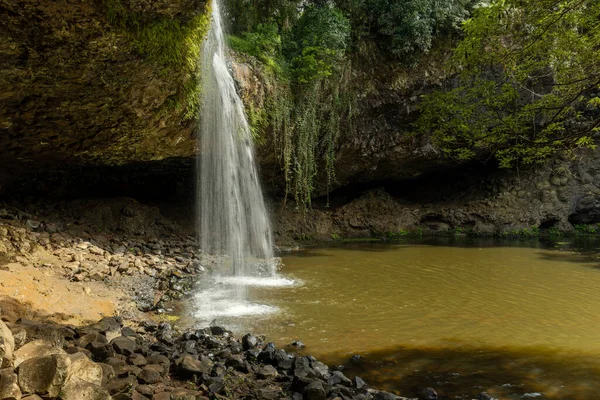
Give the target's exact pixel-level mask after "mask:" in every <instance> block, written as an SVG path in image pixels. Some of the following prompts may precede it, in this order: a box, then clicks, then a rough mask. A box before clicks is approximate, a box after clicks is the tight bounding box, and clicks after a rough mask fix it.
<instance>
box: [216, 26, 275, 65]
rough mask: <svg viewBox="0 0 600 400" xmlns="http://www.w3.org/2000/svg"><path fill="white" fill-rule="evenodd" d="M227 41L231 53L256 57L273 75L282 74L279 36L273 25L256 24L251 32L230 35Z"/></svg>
mask: <svg viewBox="0 0 600 400" xmlns="http://www.w3.org/2000/svg"><path fill="white" fill-rule="evenodd" d="M227 39H228V42H229V46H230V47H231V49H233V51H235V52H238V53H244V54H248V55H251V56H253V57H256V58H257V59H258V60H259V61H261V62H262V63H263V64H264V65H265V66H266V67H267V68H269V69H270V70H271V72H273V73H275V74H282V73H283V69H284V67H283V64H284V61H283V59H282V55H281V36H280V34H279V28H278V27H277V25H276V24H275V23H272V22H271V23H264V24H258V25H257V27H256V29H255V30H254V31H252V32H244V33H242V34H241V35H240V36H233V35H230V36H228V37H227Z"/></svg>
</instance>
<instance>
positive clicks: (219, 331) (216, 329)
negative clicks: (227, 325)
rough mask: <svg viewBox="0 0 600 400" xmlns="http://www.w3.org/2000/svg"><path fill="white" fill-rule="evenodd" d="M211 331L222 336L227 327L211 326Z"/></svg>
mask: <svg viewBox="0 0 600 400" xmlns="http://www.w3.org/2000/svg"><path fill="white" fill-rule="evenodd" d="M210 333H212V334H213V335H217V336H222V335H223V334H224V333H225V329H223V328H221V327H220V326H211V327H210Z"/></svg>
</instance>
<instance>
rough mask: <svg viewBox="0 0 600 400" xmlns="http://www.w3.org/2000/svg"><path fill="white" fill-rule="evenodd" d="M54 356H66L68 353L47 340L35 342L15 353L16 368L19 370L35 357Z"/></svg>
mask: <svg viewBox="0 0 600 400" xmlns="http://www.w3.org/2000/svg"><path fill="white" fill-rule="evenodd" d="M52 354H66V352H65V351H64V350H63V349H61V348H60V347H57V346H56V345H55V344H54V343H51V342H49V341H47V340H43V339H39V340H34V341H32V342H29V343H27V344H25V345H24V346H23V347H21V348H20V349H19V350H17V351H15V355H14V358H15V360H14V366H15V368H17V367H18V366H19V365H20V364H21V363H22V362H24V361H27V360H29V359H32V358H35V357H44V356H50V355H52Z"/></svg>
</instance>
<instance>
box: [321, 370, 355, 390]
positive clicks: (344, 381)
mask: <svg viewBox="0 0 600 400" xmlns="http://www.w3.org/2000/svg"><path fill="white" fill-rule="evenodd" d="M327 383H328V384H329V385H331V386H334V385H344V386H348V387H351V386H352V381H351V380H350V379H348V378H347V377H346V375H344V373H343V372H342V371H333V372H332V373H331V376H330V377H329V379H327Z"/></svg>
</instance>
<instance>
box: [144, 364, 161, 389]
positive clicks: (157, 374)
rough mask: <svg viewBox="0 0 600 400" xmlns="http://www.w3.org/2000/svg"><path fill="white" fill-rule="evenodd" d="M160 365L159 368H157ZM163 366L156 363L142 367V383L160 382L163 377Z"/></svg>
mask: <svg viewBox="0 0 600 400" xmlns="http://www.w3.org/2000/svg"><path fill="white" fill-rule="evenodd" d="M156 367H159V368H160V369H159V368H156ZM161 371H162V367H161V366H159V365H156V364H151V365H147V366H145V367H144V368H143V369H142V372H140V373H139V375H138V379H139V380H140V382H142V383H146V384H150V385H152V384H154V383H157V382H160V381H161V379H162V374H163V373H161Z"/></svg>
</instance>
